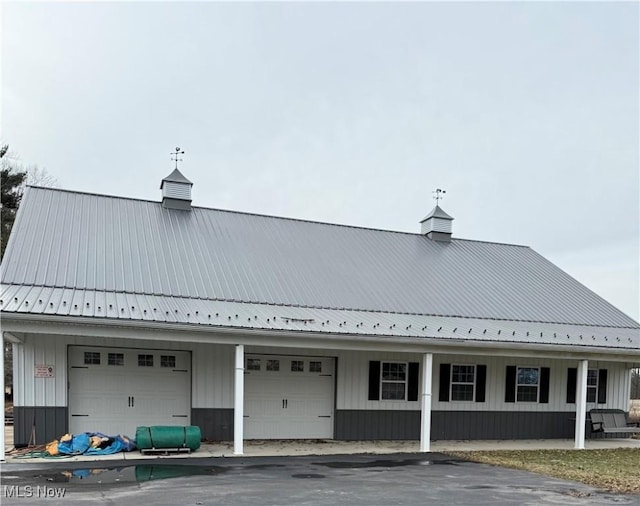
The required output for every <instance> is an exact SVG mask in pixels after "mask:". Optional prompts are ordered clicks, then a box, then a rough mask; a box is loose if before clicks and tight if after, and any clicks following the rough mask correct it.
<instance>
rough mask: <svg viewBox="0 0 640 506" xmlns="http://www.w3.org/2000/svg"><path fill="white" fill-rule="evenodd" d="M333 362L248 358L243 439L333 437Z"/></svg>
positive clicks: (324, 360)
mask: <svg viewBox="0 0 640 506" xmlns="http://www.w3.org/2000/svg"><path fill="white" fill-rule="evenodd" d="M333 391H334V360H333V359H332V358H315V357H289V356H271V355H247V356H246V358H245V397H244V399H245V406H244V415H245V419H244V433H245V437H246V438H247V439H328V438H332V437H333Z"/></svg>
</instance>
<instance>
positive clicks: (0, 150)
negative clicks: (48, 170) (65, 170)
mask: <svg viewBox="0 0 640 506" xmlns="http://www.w3.org/2000/svg"><path fill="white" fill-rule="evenodd" d="M8 152H9V146H8V145H5V146H1V147H0V165H1V172H0V178H1V184H2V196H1V197H2V198H1V203H2V208H1V211H2V215H1V216H0V223H1V227H2V228H1V229H0V234H1V235H0V240H1V242H2V250H0V258H2V257H4V250H5V248H6V247H7V242H8V241H9V234H10V233H11V227H12V226H13V220H14V219H15V217H16V212H17V211H18V206H19V205H20V199H21V198H22V190H23V188H24V181H25V178H26V177H27V173H26V172H25V171H21V170H20V169H18V168H16V167H15V166H14V165H13V164H12V163H11V162H10V161H9V160H8V156H7V153H8Z"/></svg>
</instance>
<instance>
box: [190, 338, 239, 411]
mask: <svg viewBox="0 0 640 506" xmlns="http://www.w3.org/2000/svg"><path fill="white" fill-rule="evenodd" d="M192 348H193V380H192V385H193V396H192V399H193V401H192V402H193V404H192V405H193V407H194V408H216V409H228V408H233V396H234V370H235V362H234V357H235V347H234V346H230V345H226V346H224V345H207V344H198V345H193V347H192Z"/></svg>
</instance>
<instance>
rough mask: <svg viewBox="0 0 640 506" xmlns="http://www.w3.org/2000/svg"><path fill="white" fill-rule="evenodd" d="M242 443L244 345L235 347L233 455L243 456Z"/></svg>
mask: <svg viewBox="0 0 640 506" xmlns="http://www.w3.org/2000/svg"><path fill="white" fill-rule="evenodd" d="M243 442H244V345H243V344H237V345H236V381H235V392H234V406H233V454H234V455H242V454H243Z"/></svg>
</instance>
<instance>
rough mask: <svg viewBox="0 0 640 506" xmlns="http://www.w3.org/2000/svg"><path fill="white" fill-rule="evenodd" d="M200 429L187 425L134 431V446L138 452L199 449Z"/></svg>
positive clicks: (160, 426) (156, 426)
mask: <svg viewBox="0 0 640 506" xmlns="http://www.w3.org/2000/svg"><path fill="white" fill-rule="evenodd" d="M200 439H202V435H201V433H200V427H197V426H195V425H188V426H186V427H183V426H181V425H172V426H166V425H153V426H151V427H144V426H142V427H138V428H137V429H136V446H137V447H138V449H139V450H147V449H151V448H189V449H191V450H197V449H198V448H200Z"/></svg>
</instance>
